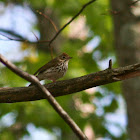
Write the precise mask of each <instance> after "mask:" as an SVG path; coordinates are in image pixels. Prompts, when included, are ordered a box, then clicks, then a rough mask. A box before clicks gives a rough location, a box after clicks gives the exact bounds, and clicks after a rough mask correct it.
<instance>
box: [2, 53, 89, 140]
mask: <svg viewBox="0 0 140 140" xmlns="http://www.w3.org/2000/svg"><path fill="white" fill-rule="evenodd" d="M0 61H1V62H2V63H3V64H4V65H5V66H7V67H8V68H9V69H10V70H11V71H13V72H14V73H15V74H17V75H19V76H20V77H22V78H23V79H26V80H27V81H29V82H31V83H33V84H34V85H35V86H36V87H37V88H38V89H39V90H40V91H41V92H42V93H44V95H45V97H46V98H47V100H48V101H49V103H50V104H51V105H52V106H53V108H54V109H55V110H56V112H57V113H58V114H59V115H60V116H61V117H62V118H63V120H64V121H65V122H66V123H67V124H68V125H69V126H70V127H71V128H72V130H73V132H74V133H75V134H76V135H77V136H78V137H79V139H81V140H87V137H86V136H85V134H84V133H83V132H82V131H81V129H80V128H79V127H78V125H77V124H76V123H75V122H74V121H73V120H72V119H71V118H70V116H69V115H68V114H67V113H66V112H65V111H64V110H63V108H62V107H61V106H60V105H59V103H58V102H57V101H56V100H55V98H54V97H53V96H52V95H51V93H50V92H49V91H48V90H47V89H46V88H45V87H44V86H43V85H41V84H40V82H39V80H38V79H37V78H36V77H35V76H34V75H30V74H28V73H27V72H24V71H22V70H21V69H19V68H17V67H16V66H15V65H14V64H13V63H11V62H10V61H8V60H7V59H6V58H5V57H4V56H2V55H1V54H0Z"/></svg>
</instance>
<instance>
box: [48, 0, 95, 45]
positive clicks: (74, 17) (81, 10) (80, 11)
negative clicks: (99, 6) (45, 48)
mask: <svg viewBox="0 0 140 140" xmlns="http://www.w3.org/2000/svg"><path fill="white" fill-rule="evenodd" d="M94 1H96V0H91V1H89V2H88V3H86V4H84V5H83V7H82V8H81V9H80V10H79V12H78V13H77V14H76V15H75V16H73V17H72V18H71V19H70V21H68V22H67V23H66V24H65V25H64V26H63V27H62V28H61V29H60V30H59V31H58V32H57V33H56V34H55V36H54V37H53V38H52V39H51V40H50V42H49V46H50V45H51V44H52V42H53V41H54V40H55V39H56V37H57V36H58V35H59V34H60V33H61V32H62V31H63V30H64V29H65V28H66V27H67V26H68V25H69V24H70V23H71V22H72V21H73V20H74V19H76V18H77V17H78V16H79V15H80V14H81V13H82V12H83V10H84V9H85V8H86V7H87V6H88V5H90V4H91V3H93V2H94Z"/></svg>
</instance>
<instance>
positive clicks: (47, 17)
mask: <svg viewBox="0 0 140 140" xmlns="http://www.w3.org/2000/svg"><path fill="white" fill-rule="evenodd" d="M36 12H37V13H39V14H40V15H42V16H44V17H45V18H46V19H48V20H49V21H50V22H51V24H52V25H53V27H54V29H55V31H56V32H58V29H57V27H56V25H55V23H54V22H53V20H52V19H51V18H50V17H49V16H47V15H45V14H43V13H42V12H40V11H39V10H37V11H36Z"/></svg>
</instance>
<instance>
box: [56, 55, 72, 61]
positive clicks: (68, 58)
mask: <svg viewBox="0 0 140 140" xmlns="http://www.w3.org/2000/svg"><path fill="white" fill-rule="evenodd" d="M71 58H72V57H70V56H69V55H68V54H66V53H62V54H61V55H60V56H58V59H59V60H60V61H62V62H68V61H69V60H70V59H71Z"/></svg>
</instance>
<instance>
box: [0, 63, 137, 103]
mask: <svg viewBox="0 0 140 140" xmlns="http://www.w3.org/2000/svg"><path fill="white" fill-rule="evenodd" d="M136 76H140V63H137V64H134V65H129V66H125V67H120V68H117V69H111V66H110V63H109V68H108V69H106V70H103V71H99V72H96V73H92V74H89V75H85V76H82V77H78V78H74V79H70V80H63V81H57V82H56V83H50V84H47V85H45V88H47V89H48V90H49V91H50V93H51V94H52V95H53V96H54V97H58V96H63V95H68V94H72V93H76V92H79V91H82V90H85V89H88V88H92V87H96V86H100V85H105V84H109V83H113V82H117V81H122V80H126V79H129V78H134V77H136ZM45 98H46V97H45V95H44V94H43V93H42V92H41V91H40V90H38V88H36V87H35V86H31V87H15V88H0V103H15V102H25V101H35V100H40V99H45Z"/></svg>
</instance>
